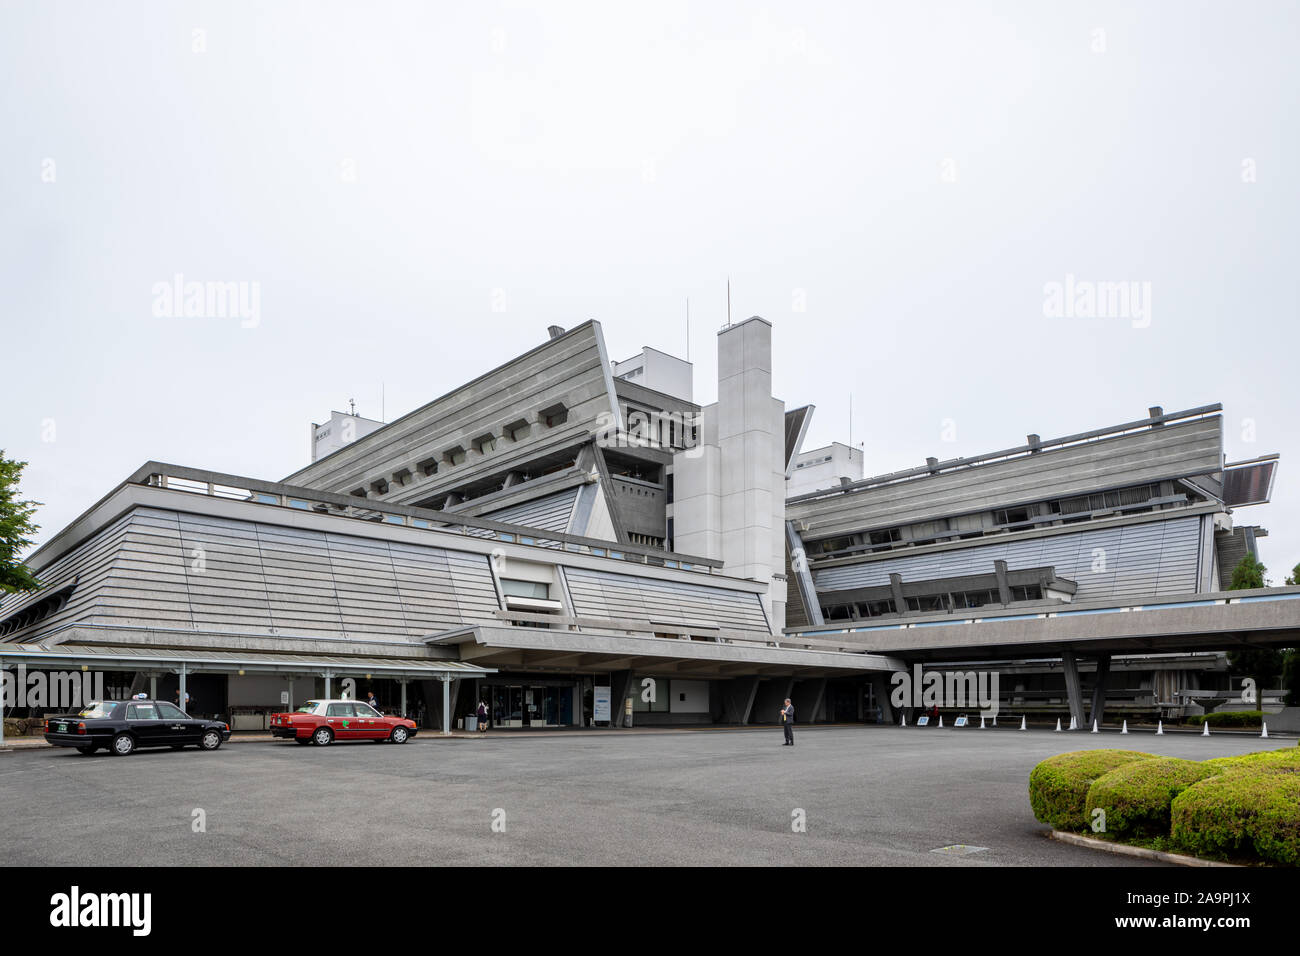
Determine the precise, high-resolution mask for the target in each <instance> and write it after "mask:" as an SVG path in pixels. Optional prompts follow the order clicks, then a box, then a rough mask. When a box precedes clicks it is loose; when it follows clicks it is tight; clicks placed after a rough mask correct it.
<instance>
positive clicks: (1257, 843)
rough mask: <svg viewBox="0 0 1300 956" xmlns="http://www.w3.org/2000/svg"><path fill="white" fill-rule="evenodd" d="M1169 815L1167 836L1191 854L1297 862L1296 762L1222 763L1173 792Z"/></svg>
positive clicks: (1299, 779)
mask: <svg viewBox="0 0 1300 956" xmlns="http://www.w3.org/2000/svg"><path fill="white" fill-rule="evenodd" d="M1250 756H1252V757H1254V756H1258V755H1256V754H1251V755H1250ZM1170 816H1171V821H1172V825H1171V828H1170V838H1171V840H1172V842H1173V843H1174V844H1175V845H1176V846H1178V847H1179V848H1180V849H1182V850H1184V851H1187V852H1190V853H1194V854H1196V855H1197V856H1220V857H1221V856H1231V855H1239V854H1254V855H1256V856H1258V857H1260V858H1261V859H1263V860H1268V861H1270V862H1273V863H1285V864H1292V865H1294V864H1296V863H1300V766H1289V765H1287V764H1286V763H1285V761H1284V760H1282V759H1274V760H1272V761H1270V760H1266V759H1259V760H1256V761H1253V762H1252V763H1247V764H1238V765H1236V766H1228V767H1227V768H1226V769H1224V770H1223V772H1221V773H1219V774H1218V775H1216V776H1212V777H1207V778H1206V779H1204V780H1201V781H1199V782H1197V783H1195V784H1193V785H1192V786H1190V787H1188V788H1187V789H1186V790H1184V791H1183V792H1182V793H1180V794H1179V795H1178V796H1177V797H1175V798H1174V801H1173V804H1172V806H1171V808H1170Z"/></svg>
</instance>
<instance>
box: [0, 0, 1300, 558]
mask: <svg viewBox="0 0 1300 956" xmlns="http://www.w3.org/2000/svg"><path fill="white" fill-rule="evenodd" d="M1134 7H1137V9H1134ZM1298 21H1300V15H1298V14H1297V5H1296V4H1294V3H1267V2H1259V3H1252V2H1246V3H1227V2H1224V3H1186V2H1166V3H1158V2H1148V3H1143V4H1141V5H1130V4H1112V3H1089V4H1082V3H1080V4H1069V5H1065V4H1043V3H1037V2H1023V3H993V4H975V3H954V4H937V3H930V2H889V3H871V4H858V3H855V4H849V3H840V4H818V3H807V2H800V3H773V4H766V5H757V4H735V3H723V2H714V0H710V2H707V3H705V2H697V3H673V2H660V3H655V4H636V5H627V4H618V3H609V2H605V3H589V4H580V3H564V4H560V3H556V4H539V5H530V4H513V3H497V4H493V3H460V4H451V3H416V2H410V3H395V2H350V3H321V2H312V3H265V2H262V3H252V2H208V3H187V2H174V0H173V2H165V3H163V2H159V3H120V4H89V3H70V2H60V0H39V2H36V0H28V2H14V0H6V2H4V3H3V4H2V5H0V64H3V67H4V69H3V72H2V73H0V117H3V123H2V124H0V137H2V139H0V142H3V149H0V280H2V281H3V290H4V300H3V301H4V304H3V307H0V321H3V323H4V343H5V352H6V356H5V357H6V359H7V361H6V362H5V370H6V376H7V378H8V380H9V387H8V389H7V392H8V395H7V400H6V402H5V404H4V411H3V413H2V417H0V447H3V448H4V449H5V450H6V451H7V453H8V454H9V455H11V456H17V457H19V458H22V459H26V460H28V461H29V462H30V466H29V468H28V470H27V473H26V480H25V482H24V486H23V490H24V492H25V494H26V495H27V496H28V497H31V498H35V499H37V500H39V501H42V502H44V503H45V504H44V507H43V508H42V509H41V510H40V512H39V520H40V522H41V524H42V526H43V528H42V532H41V536H40V540H45V539H46V538H48V536H49V535H51V534H52V533H54V532H55V531H57V530H58V529H60V528H62V527H63V526H64V525H65V524H67V523H68V522H69V521H70V520H72V519H73V518H75V517H76V515H78V514H79V513H80V512H81V511H83V510H84V509H85V508H87V507H88V506H90V505H91V504H93V503H94V502H95V501H96V500H97V499H98V498H100V497H101V496H102V495H103V494H105V493H106V492H107V491H109V490H110V489H111V488H112V487H113V486H114V485H115V484H117V483H118V482H119V481H121V480H122V479H123V478H124V477H126V475H128V474H129V473H130V472H131V471H133V470H134V469H135V468H136V467H138V466H139V465H140V464H141V463H143V462H144V461H146V460H148V459H150V458H156V459H161V460H166V461H175V462H179V463H184V464H190V465H194V466H199V467H210V468H215V469H220V470H224V471H230V472H235V473H237V474H247V475H255V476H259V477H265V478H270V479H278V478H282V477H284V476H285V475H287V474H289V473H290V472H292V471H294V470H295V469H297V468H299V467H301V466H302V465H303V464H304V463H305V462H306V461H307V459H308V423H309V422H311V421H322V420H323V419H324V418H325V417H326V416H327V415H328V413H329V410H330V409H331V408H338V409H346V408H347V400H348V399H349V398H356V399H357V402H358V411H359V412H360V413H361V414H365V415H368V416H371V417H378V416H379V414H380V392H381V383H382V387H383V389H384V393H385V405H384V411H385V412H386V417H387V418H388V419H389V420H391V419H392V418H394V417H396V416H397V415H399V414H401V413H404V412H406V411H409V410H411V409H413V408H415V407H417V406H419V405H421V404H423V403H424V402H426V401H428V400H429V399H431V398H433V397H435V396H437V395H440V394H442V393H443V392H445V391H447V390H449V389H450V388H453V387H455V386H456V385H458V384H460V383H462V382H464V381H466V380H468V379H470V378H472V377H473V376H475V375H477V374H479V373H481V372H483V371H485V370H487V369H488V368H491V367H493V366H495V365H497V364H499V363H501V362H503V361H505V360H507V359H508V358H510V357H511V356H513V355H515V354H517V353H519V352H521V351H523V350H524V349H526V348H528V347H531V346H533V345H536V344H538V343H540V342H541V341H543V340H544V338H545V335H546V332H545V329H546V326H547V325H549V324H551V323H556V324H560V325H565V326H572V325H574V324H576V323H578V322H580V321H582V320H584V319H586V318H598V319H600V320H601V321H602V323H603V325H604V328H605V334H606V337H607V339H608V342H609V346H610V351H611V356H612V357H614V358H625V357H627V356H628V355H630V354H632V353H633V352H635V351H636V350H637V349H638V348H639V347H640V346H642V345H652V346H655V347H657V348H661V349H664V350H666V351H670V352H674V353H678V354H680V353H682V352H683V351H684V350H685V346H686V328H685V302H686V299H687V298H688V297H689V299H690V302H691V315H692V324H691V335H690V340H691V356H692V358H693V359H695V360H696V362H697V375H696V389H697V399H699V400H701V401H705V402H707V401H711V400H712V398H713V397H714V392H715V383H714V370H713V361H714V347H713V339H714V336H715V333H716V332H717V330H718V328H719V326H720V325H721V323H722V321H723V320H724V318H725V279H726V277H727V276H730V277H731V281H732V296H733V298H732V301H733V310H732V311H733V315H734V316H735V317H736V318H742V317H745V316H748V315H751V314H760V315H763V316H764V317H766V318H768V319H769V320H770V321H771V322H772V323H773V325H774V327H775V335H776V353H777V370H776V390H777V393H778V395H780V397H782V398H783V399H785V400H786V402H787V403H788V405H790V406H793V405H796V404H805V403H808V402H811V403H814V404H816V405H817V407H818V411H817V415H816V417H815V418H814V421H813V425H812V429H811V433H810V434H809V436H808V441H807V443H806V445H805V447H814V446H815V445H819V444H825V443H827V442H830V441H832V440H844V439H846V438H847V427H848V396H849V393H850V392H852V394H853V396H854V438H855V440H863V441H865V442H866V462H867V472H868V474H875V473H879V472H884V471H891V470H894V469H898V468H903V467H910V466H912V465H916V464H920V463H921V462H922V461H923V460H924V459H925V457H926V456H927V455H935V456H936V457H939V458H949V457H954V456H958V455H973V454H978V453H981V452H985V451H990V450H994V449H997V448H1002V447H1006V446H1009V445H1014V444H1019V443H1020V442H1022V441H1023V440H1024V436H1025V435H1026V434H1027V433H1029V432H1038V433H1039V434H1041V435H1042V436H1043V437H1044V438H1050V437H1054V436H1057V435H1063V434H1067V433H1071V432H1075V431H1083V430H1087V429H1090V428H1095V427H1100V426H1104V425H1110V424H1115V423H1118V422H1122V421H1128V420H1131V419H1134V418H1138V417H1141V416H1143V415H1144V414H1145V413H1146V409H1147V407H1148V406H1149V405H1154V404H1160V405H1163V406H1164V407H1165V409H1166V410H1170V411H1172V410H1176V409H1181V408H1188V407H1192V406H1196V405H1201V404H1207V403H1211V402H1216V401H1220V402H1223V403H1224V405H1225V423H1226V435H1227V448H1226V450H1227V453H1228V455H1229V457H1230V459H1237V458H1247V457H1254V456H1256V455H1260V454H1265V453H1269V452H1280V453H1282V455H1283V461H1282V465H1281V469H1280V472H1279V478H1278V482H1277V485H1276V487H1275V490H1274V501H1275V503H1274V504H1272V505H1269V506H1267V507H1263V508H1255V509H1243V510H1241V511H1239V512H1238V513H1237V516H1236V517H1237V520H1238V522H1241V523H1250V524H1263V525H1264V526H1265V527H1267V528H1268V529H1269V531H1270V532H1271V534H1270V536H1269V537H1268V538H1266V539H1264V540H1263V541H1262V556H1263V558H1264V561H1265V563H1266V564H1267V565H1268V566H1269V568H1270V576H1271V578H1272V579H1273V581H1274V583H1281V580H1282V578H1283V576H1284V575H1285V574H1286V569H1287V568H1290V567H1291V566H1292V565H1294V564H1296V563H1297V562H1300V493H1298V492H1297V491H1296V490H1295V481H1294V477H1295V476H1296V475H1297V474H1300V429H1298V428H1297V426H1296V421H1295V414H1296V410H1297V408H1298V407H1300V402H1298V401H1297V397H1298V396H1300V386H1298V385H1297V382H1296V378H1297V370H1296V366H1297V352H1298V351H1300V350H1298V349H1297V345H1300V333H1298V332H1297V281H1298V280H1297V276H1298V275H1300V270H1297V268H1296V253H1297V248H1298V244H1297V213H1298V212H1300V209H1298V206H1300V200H1298V199H1297V196H1298V195H1300V192H1298V191H1297V188H1296V174H1295V164H1296V157H1297V155H1300V149H1298V147H1300V142H1297V122H1298V121H1297V117H1298V116H1300V110H1298V109H1297V106H1298V104H1297V98H1300V56H1297V45H1298V43H1297V37H1300V22H1298ZM195 30H202V31H205V32H204V33H203V34H202V35H201V44H200V45H205V46H206V49H205V50H204V51H203V52H196V51H195V49H194V47H195V44H196V36H195V34H194V31H195ZM1098 30H1100V31H1104V33H1102V34H1099V33H1097V32H1096V31H1098ZM1102 46H1104V50H1101V51H1099V50H1098V48H1100V47H1102ZM1247 160H1249V161H1251V163H1253V168H1254V170H1255V178H1256V181H1254V182H1243V162H1244V161H1247ZM51 161H52V164H51ZM345 170H351V171H353V172H354V174H355V175H354V176H353V177H352V178H353V180H354V181H348V176H346V175H345ZM946 171H947V172H955V181H952V182H948V181H945V177H944V173H945V172H946ZM51 172H52V173H53V179H54V181H53V182H48V181H45V180H46V179H48V178H50V173H51ZM948 178H952V177H951V176H949V177H948ZM177 273H181V274H183V275H184V276H185V277H186V278H187V279H190V280H202V281H214V280H229V281H245V282H257V283H260V290H261V316H260V322H259V323H258V324H257V326H256V327H255V328H243V327H241V324H240V322H239V321H238V320H237V319H215V318H214V319H184V318H158V317H155V316H154V315H153V311H152V306H153V296H152V288H153V286H154V284H155V283H158V282H167V281H170V280H171V278H172V276H173V275H175V274H177ZM1067 274H1072V275H1074V276H1076V277H1077V278H1078V279H1079V280H1090V281H1137V282H1149V283H1151V290H1152V292H1151V322H1150V326H1149V327H1147V328H1135V327H1134V323H1133V322H1132V321H1130V320H1128V319H1124V318H1109V319H1079V318H1076V319H1054V318H1047V317H1045V315H1044V309H1043V298H1044V292H1043V287H1044V284H1045V283H1048V282H1052V281H1058V282H1061V281H1064V279H1065V276H1066V275H1067ZM497 290H500V291H499V292H498V291H497ZM494 297H495V298H494ZM800 301H803V302H806V310H805V311H797V310H796V306H797V304H798V303H799V302H800ZM494 302H496V303H497V304H498V305H501V304H504V309H505V310H504V311H494V309H493V304H494ZM946 420H951V430H953V431H955V438H956V440H955V441H945V440H944V429H945V422H946ZM1251 438H1253V440H1250V439H1251Z"/></svg>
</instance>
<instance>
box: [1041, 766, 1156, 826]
mask: <svg viewBox="0 0 1300 956" xmlns="http://www.w3.org/2000/svg"><path fill="white" fill-rule="evenodd" d="M1151 759H1154V755H1152V754H1148V753H1142V752H1140V751H1137V750H1075V751H1071V752H1069V753H1063V754H1057V755H1056V756H1055V757H1048V758H1047V759H1046V760H1044V761H1043V762H1042V763H1040V764H1038V766H1036V767H1034V769H1033V770H1031V771H1030V772H1029V805H1030V806H1031V807H1032V808H1033V810H1034V816H1035V817H1037V818H1038V820H1039V821H1040V822H1042V823H1046V824H1047V825H1048V826H1050V827H1053V828H1055V829H1057V830H1084V829H1086V828H1087V824H1088V819H1087V817H1086V816H1085V815H1084V806H1085V804H1086V803H1087V800H1088V788H1089V787H1091V786H1092V784H1093V782H1094V781H1095V780H1097V779H1098V778H1099V777H1101V776H1103V775H1105V774H1107V773H1109V772H1110V771H1112V770H1114V769H1115V768H1116V767H1122V766H1124V765H1125V764H1128V763H1132V762H1133V761H1135V760H1151Z"/></svg>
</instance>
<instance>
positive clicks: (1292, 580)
mask: <svg viewBox="0 0 1300 956" xmlns="http://www.w3.org/2000/svg"><path fill="white" fill-rule="evenodd" d="M1286 583H1287V584H1290V585H1295V584H1300V564H1297V565H1296V566H1295V567H1294V568H1292V569H1291V573H1290V574H1288V575H1287V576H1286Z"/></svg>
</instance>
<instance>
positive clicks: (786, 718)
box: [781, 697, 794, 747]
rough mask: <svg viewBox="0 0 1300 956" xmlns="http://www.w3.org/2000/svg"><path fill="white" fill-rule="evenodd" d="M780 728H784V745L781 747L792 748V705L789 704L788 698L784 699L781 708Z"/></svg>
mask: <svg viewBox="0 0 1300 956" xmlns="http://www.w3.org/2000/svg"><path fill="white" fill-rule="evenodd" d="M781 726H782V727H783V728H785V743H783V744H782V745H781V746H782V747H793V746H794V704H792V703H790V698H789V697H787V698H786V699H785V706H784V707H782V708H781Z"/></svg>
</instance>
